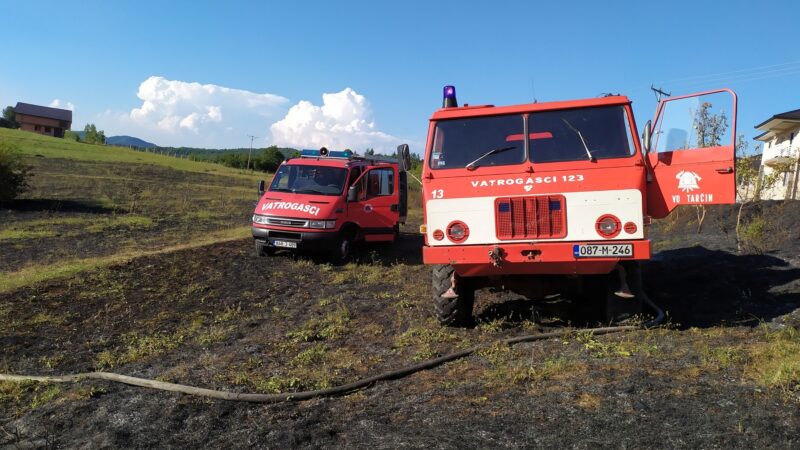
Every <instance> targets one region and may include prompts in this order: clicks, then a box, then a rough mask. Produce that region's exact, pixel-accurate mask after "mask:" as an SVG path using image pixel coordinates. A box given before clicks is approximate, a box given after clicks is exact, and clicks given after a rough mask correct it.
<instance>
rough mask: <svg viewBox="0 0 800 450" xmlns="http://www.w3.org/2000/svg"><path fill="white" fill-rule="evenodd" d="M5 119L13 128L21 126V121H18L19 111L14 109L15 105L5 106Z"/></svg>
mask: <svg viewBox="0 0 800 450" xmlns="http://www.w3.org/2000/svg"><path fill="white" fill-rule="evenodd" d="M3 119H5V120H7V121H8V123H9V124H10V126H11V128H19V123H17V112H16V111H14V107H13V106H6V107H5V108H3Z"/></svg>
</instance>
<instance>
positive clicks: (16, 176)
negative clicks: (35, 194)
mask: <svg viewBox="0 0 800 450" xmlns="http://www.w3.org/2000/svg"><path fill="white" fill-rule="evenodd" d="M30 170H31V168H30V166H28V165H26V164H24V163H23V162H22V154H21V153H20V151H19V149H18V148H17V147H16V146H14V145H13V144H11V143H10V142H0V202H4V201H10V200H13V199H14V198H16V197H17V196H18V195H19V194H21V193H23V192H25V191H26V190H27V189H28V177H29V176H30Z"/></svg>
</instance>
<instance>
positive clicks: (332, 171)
mask: <svg viewBox="0 0 800 450" xmlns="http://www.w3.org/2000/svg"><path fill="white" fill-rule="evenodd" d="M346 179H347V169H342V168H338V167H325V166H305V165H303V166H300V165H287V164H284V165H282V166H281V167H280V168H279V169H278V171H277V172H276V173H275V177H274V178H273V179H272V183H271V184H270V186H269V190H270V192H292V193H295V194H313V195H341V194H342V191H343V190H344V183H345V180H346Z"/></svg>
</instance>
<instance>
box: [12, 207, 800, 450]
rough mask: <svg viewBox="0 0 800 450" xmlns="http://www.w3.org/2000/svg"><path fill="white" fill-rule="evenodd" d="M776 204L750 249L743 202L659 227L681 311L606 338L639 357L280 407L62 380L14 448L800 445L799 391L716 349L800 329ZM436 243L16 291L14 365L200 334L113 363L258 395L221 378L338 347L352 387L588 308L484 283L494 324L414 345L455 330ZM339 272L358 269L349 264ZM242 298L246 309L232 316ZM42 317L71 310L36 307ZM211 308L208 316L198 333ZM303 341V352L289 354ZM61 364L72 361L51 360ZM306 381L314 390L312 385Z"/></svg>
mask: <svg viewBox="0 0 800 450" xmlns="http://www.w3.org/2000/svg"><path fill="white" fill-rule="evenodd" d="M758 207H759V208H767V209H768V210H770V211H771V210H775V211H779V212H780V215H777V216H776V218H775V219H774V220H773V222H774V225H773V226H774V229H775V230H778V231H782V232H781V233H778V232H773V233H772V234H770V235H767V236H762V237H763V241H760V242H758V243H757V248H755V249H753V250H749V251H748V252H746V253H745V254H740V253H738V252H736V243H735V240H733V239H732V235H731V228H730V226H731V220H732V219H733V216H732V213H731V207H727V208H710V210H709V216H708V217H707V218H706V223H705V226H704V230H703V232H702V233H700V234H697V233H695V232H694V230H695V224H693V223H692V221H691V219H692V218H693V217H694V212H693V211H692V210H688V209H687V210H684V211H682V212H681V215H680V217H679V218H678V219H675V220H674V221H673V222H668V221H662V222H659V223H656V224H655V225H654V226H653V227H652V230H651V238H652V239H653V241H654V242H658V243H659V248H658V250H659V251H658V253H657V254H656V255H655V257H654V259H653V261H651V262H649V263H647V264H646V265H645V266H644V277H645V284H646V287H647V290H648V292H649V293H650V297H651V298H652V299H653V300H654V301H655V302H656V303H658V304H659V305H660V306H661V307H663V308H664V309H665V310H666V311H667V312H668V316H669V326H668V327H666V328H663V329H659V330H650V331H636V332H632V333H628V334H624V335H611V336H605V337H601V338H597V342H599V343H600V344H601V345H608V346H610V348H614V347H613V346H614V345H623V344H624V345H625V346H627V347H626V348H630V349H633V350H632V351H631V352H630V354H629V355H620V354H614V353H613V352H611V353H603V354H598V353H597V352H593V351H589V350H587V346H586V345H585V344H584V341H581V338H580V337H579V336H576V335H572V336H569V337H567V338H565V339H563V340H552V341H546V342H540V343H532V344H521V345H518V346H516V347H515V348H514V349H512V350H510V353H504V354H503V355H505V356H504V357H505V358H506V359H505V360H504V361H505V362H504V363H503V364H500V365H498V364H496V362H494V361H495V358H497V355H495V354H492V353H487V354H478V355H474V356H472V357H469V358H467V359H465V360H462V361H458V362H454V363H451V364H447V365H445V366H442V367H439V368H437V369H434V370H430V371H427V372H423V373H418V374H415V375H413V376H410V377H407V378H404V379H401V380H396V381H392V382H387V383H380V384H378V385H376V386H374V387H372V388H369V389H365V390H363V391H360V392H357V393H354V394H350V395H347V396H342V397H336V398H327V399H318V400H313V401H308V402H301V403H287V404H279V405H253V404H243V403H232V402H223V401H210V400H204V399H198V398H193V397H189V396H184V395H178V394H170V393H162V392H155V391H150V390H146V389H140V388H134V387H127V386H121V385H115V384H112V383H102V382H91V383H89V382H83V383H80V384H79V385H77V386H63V387H62V389H63V391H62V392H61V393H60V394H59V395H58V396H57V397H56V398H54V399H53V400H52V401H49V402H46V403H44V404H42V405H41V406H38V407H36V408H28V407H20V406H19V405H23V406H24V405H29V404H30V402H31V400H32V399H33V398H34V397H35V396H36V395H37V391H34V390H33V388H32V387H30V388H29V389H28V390H26V391H25V393H24V394H23V399H22V401H21V402H19V403H17V404H12V403H3V404H0V407H5V408H6V409H7V410H6V411H2V410H0V426H2V428H3V430H5V433H3V432H1V431H0V446H2V445H9V446H13V445H16V444H18V443H22V444H26V443H33V444H35V445H39V446H53V447H69V448H76V447H80V448H95V447H126V448H129V447H134V448H145V447H198V446H205V447H213V448H217V447H227V448H245V447H256V448H287V447H300V448H320V447H324V448H328V447H352V448H367V447H369V448H398V447H410V448H419V447H433V448H487V447H490V448H497V447H508V448H532V447H533V448H592V449H593V448H722V449H727V448H787V449H788V448H797V447H798V446H800V442H798V441H800V437H798V433H797V429H799V428H800V408H798V406H799V405H800V398H799V397H798V396H797V395H796V392H788V393H787V392H785V391H781V390H776V389H771V388H767V387H764V386H762V385H760V384H758V383H757V382H755V381H754V380H753V379H751V378H749V377H748V376H746V373H745V372H744V371H743V370H742V367H741V365H736V364H733V365H724V364H717V363H708V362H707V361H706V359H707V357H708V352H709V351H713V350H714V349H717V348H738V347H740V346H747V345H753V344H756V343H759V342H761V341H762V340H763V328H764V325H763V324H765V323H766V324H767V326H769V327H780V326H785V325H789V326H800V319H798V317H800V315H799V314H798V308H799V307H800V266H798V264H797V263H796V262H795V261H796V260H795V258H796V256H797V255H798V254H799V253H800V252H798V250H800V245H799V244H800V236H798V234H797V233H798V231H797V228H796V226H795V227H794V228H793V227H792V226H791V225H792V224H796V223H798V222H797V219H798V217H800V206H798V205H797V204H791V205H788V206H787V205H782V204H766V205H758ZM419 245H420V241H419V238H418V237H417V236H416V235H414V234H412V233H406V234H404V236H403V239H402V241H401V245H399V246H396V247H390V248H376V247H367V248H365V249H362V251H361V253H360V254H359V260H360V264H359V265H356V266H349V267H346V268H341V269H339V268H332V267H330V266H326V265H320V264H318V263H317V262H315V261H308V260H305V259H302V258H300V259H297V258H292V257H289V256H278V257H275V258H272V259H268V260H263V259H261V260H259V259H257V258H255V257H253V256H252V249H251V243H250V241H249V240H243V241H236V242H232V243H227V244H218V245H213V246H209V247H204V248H202V249H198V250H185V251H181V252H176V253H172V254H165V255H158V256H151V257H145V258H140V259H137V260H134V261H131V262H130V263H127V264H122V265H118V266H114V267H111V268H108V269H103V270H97V271H93V272H89V273H85V274H81V275H78V276H76V277H74V278H71V279H67V280H59V281H54V282H50V283H46V284H43V285H39V286H34V287H30V288H25V289H21V290H19V291H16V292H12V293H9V294H0V307H3V308H7V309H9V310H10V311H12V314H9V315H7V316H6V317H10V318H13V319H15V320H17V321H18V323H17V325H13V326H12V325H8V324H5V325H0V346H1V347H2V349H3V351H2V356H0V369H2V370H3V371H9V372H17V373H69V372H76V371H85V370H93V369H95V368H96V367H97V361H98V356H99V355H100V354H101V353H102V352H103V351H113V352H120V351H122V350H124V348H125V342H127V341H126V340H125V339H126V336H129V335H130V333H141V334H147V335H154V336H162V335H163V336H179V335H180V334H181V333H187V336H189V337H187V338H185V339H184V340H183V341H181V343H180V345H178V346H177V347H175V348H174V349H169V350H167V351H164V352H163V353H160V354H157V355H154V356H145V357H142V358H140V359H137V360H136V361H132V362H127V363H124V364H121V365H119V366H117V367H114V368H113V370H114V371H117V372H120V373H125V374H130V375H138V376H148V377H156V376H161V377H163V378H165V379H168V380H171V381H176V382H182V383H187V384H195V385H200V386H204V387H213V388H224V389H231V390H237V391H251V390H253V389H254V388H253V386H250V385H248V384H247V382H241V383H237V382H233V381H232V380H233V378H225V377H222V378H220V374H225V373H234V372H236V371H237V370H243V369H241V368H242V367H244V366H246V365H247V364H248V363H247V362H248V361H252V360H253V359H254V358H255V359H256V360H258V361H259V364H260V365H254V366H247V367H248V368H247V369H246V373H247V376H248V377H250V378H256V377H260V376H263V377H268V376H276V375H279V376H289V375H291V374H292V373H295V372H297V371H298V370H300V369H299V368H298V366H297V365H296V363H293V362H292V361H293V358H295V357H296V356H297V355H298V354H299V353H300V352H301V351H303V350H306V349H309V348H312V347H313V346H314V345H322V346H323V347H325V349H326V350H327V351H328V354H329V355H330V354H332V352H335V351H340V350H341V351H344V352H345V353H342V354H341V356H340V357H341V359H346V360H347V361H349V363H348V364H349V365H337V359H335V358H331V359H324V360H323V361H322V362H318V363H316V365H313V366H312V368H313V369H314V370H317V371H319V372H320V373H326V374H328V375H329V376H330V381H332V382H333V383H334V384H336V383H339V382H346V381H352V380H354V379H356V378H360V377H363V376H365V375H367V374H373V373H377V372H380V371H383V370H387V369H392V368H397V367H400V366H403V365H406V364H408V363H410V362H412V361H413V360H414V358H415V355H417V354H419V353H418V352H419V351H420V350H425V349H426V347H425V345H429V348H428V350H430V351H431V352H432V353H433V354H444V353H448V352H450V351H453V350H455V349H457V348H459V347H460V346H461V345H462V344H463V343H465V342H466V343H470V344H472V343H479V342H485V343H491V342H493V341H494V340H496V339H500V338H504V337H509V336H515V335H521V334H527V333H531V332H537V331H540V330H541V329H543V328H552V327H559V326H561V324H562V323H565V322H568V321H569V320H570V318H569V317H558V318H553V317H543V318H541V319H542V321H541V322H540V323H539V324H537V325H536V326H535V327H534V328H533V329H532V328H530V327H531V322H530V321H528V320H524V319H525V318H530V317H533V316H532V314H531V313H530V311H533V306H534V305H533V304H532V303H531V302H530V301H526V300H523V299H520V298H519V297H518V296H514V295H506V296H494V295H491V294H490V293H487V292H482V293H481V294H480V295H479V308H478V310H477V311H476V314H477V315H478V316H479V317H481V318H482V319H483V322H484V323H483V325H479V326H478V327H476V328H474V329H462V330H445V333H446V334H444V335H441V336H439V337H436V338H431V339H429V340H428V341H425V342H427V344H424V343H423V342H422V341H424V339H422V338H420V341H419V342H416V341H415V343H414V344H412V345H403V344H402V339H401V338H402V337H403V336H404V335H406V336H407V334H406V333H407V332H408V331H409V330H412V331H413V330H417V331H419V332H423V331H425V332H430V333H432V334H435V333H437V330H439V328H438V326H437V325H435V324H432V323H430V319H429V317H430V313H429V307H428V306H429V305H428V299H427V288H428V282H429V281H428V280H429V278H428V270H427V269H426V268H425V267H424V266H422V265H421V260H420V258H419V253H418V249H419ZM762 252H764V253H762ZM339 271H346V273H347V274H349V275H350V276H349V277H339V278H337V273H338V272H339ZM359 276H361V277H362V278H360V279H356V278H357V277H359ZM342 305H344V306H345V307H346V309H347V311H348V314H349V316H348V317H349V318H348V321H347V322H346V324H347V327H346V330H345V331H342V332H341V333H339V334H336V335H333V336H330V337H327V338H322V337H319V336H318V337H315V338H313V339H311V340H310V341H308V342H306V341H297V342H294V341H292V338H291V337H290V336H293V334H292V333H293V332H295V331H297V330H300V329H304V327H305V326H307V325H308V321H309V319H312V318H313V319H319V320H324V319H325V317H327V315H329V314H331V313H332V312H333V311H336V308H340V307H341V306H342ZM547 309H548V308H539V310H545V311H547ZM234 310H235V311H237V312H236V314H235V315H234V318H233V319H229V320H228V321H225V320H223V319H222V318H223V317H225V314H226V313H228V312H230V311H234ZM43 312H47V313H48V314H51V315H52V316H54V317H56V318H57V319H53V320H50V321H47V320H45V321H42V320H41V319H40V320H34V319H35V318H36V317H41V316H37V314H40V313H43ZM504 317H508V318H509V319H508V320H502V319H503V318H504ZM193 320H195V321H196V322H198V323H201V325H199V328H197V330H195V331H182V330H188V329H189V328H187V327H189V324H190V323H191V322H192V321H193ZM492 324H495V325H498V326H496V327H491V326H490V325H492ZM221 326H224V327H228V328H226V330H227V331H226V333H225V334H224V336H223V337H222V338H221V339H219V340H215V341H213V342H211V343H210V344H201V343H200V341H199V340H198V339H196V338H195V337H193V336H196V335H199V334H200V333H202V332H205V331H206V330H212V329H216V328H215V327H221ZM192 333H195V334H192ZM176 339H177V338H176ZM287 342H289V343H291V345H290V349H289V350H286V351H284V350H281V345H284V344H286V343H287ZM46 360H55V361H56V362H55V363H54V364H53V365H51V367H48V366H47V365H45V364H44V363H43V361H46ZM547 361H550V362H554V364H555V365H556V367H557V368H556V369H555V370H554V371H553V372H551V373H549V374H547V375H546V376H541V377H539V376H531V377H529V378H527V379H524V380H521V381H514V380H512V379H511V378H508V377H506V373H505V371H508V370H511V369H513V368H515V367H518V366H521V367H528V366H530V367H535V368H537V369H541V370H544V369H543V368H544V367H545V363H546V362H547ZM559 364H561V365H559ZM743 364H745V363H743ZM500 371H504V372H500ZM303 373H306V372H303ZM314 373H317V372H314ZM314 373H312V374H311V375H310V376H315V375H314ZM304 387H313V386H299V387H298V388H304ZM90 388H92V389H93V390H91V391H90ZM87 392H88V394H87Z"/></svg>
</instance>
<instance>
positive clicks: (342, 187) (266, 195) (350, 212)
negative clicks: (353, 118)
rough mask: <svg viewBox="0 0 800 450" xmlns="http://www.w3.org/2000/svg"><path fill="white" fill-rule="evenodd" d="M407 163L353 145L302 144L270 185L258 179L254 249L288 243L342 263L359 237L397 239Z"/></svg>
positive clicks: (271, 248)
mask: <svg viewBox="0 0 800 450" xmlns="http://www.w3.org/2000/svg"><path fill="white" fill-rule="evenodd" d="M405 149H406V151H407V149H408V146H405ZM404 169H405V168H404V167H401V165H400V164H398V162H396V161H388V160H378V159H368V158H361V157H357V156H355V155H354V154H353V153H352V152H351V151H349V150H345V151H328V149H326V148H325V147H323V148H321V149H319V150H303V151H302V152H301V156H300V157H299V158H291V159H289V160H287V161H285V162H284V163H283V164H281V165H280V166H279V167H278V170H277V171H276V172H275V176H274V177H273V179H272V181H271V182H270V184H269V186H268V187H267V186H266V185H265V183H264V182H263V181H262V182H261V183H259V195H260V200H259V201H258V203H257V204H256V208H255V211H254V212H253V220H252V227H251V228H252V233H253V238H254V241H255V251H256V254H257V255H259V256H266V255H270V254H273V253H274V252H275V251H276V250H279V249H287V250H292V251H304V252H312V253H323V254H326V255H328V256H329V257H330V259H331V260H332V261H333V262H335V263H344V262H345V261H346V260H347V259H348V258H349V256H350V253H351V250H352V245H353V244H354V243H356V242H360V241H366V242H393V241H394V240H395V239H396V238H397V236H398V233H399V227H400V224H401V223H405V219H406V214H407V185H406V181H405V180H406V178H405V175H406V174H405V170H404Z"/></svg>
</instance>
